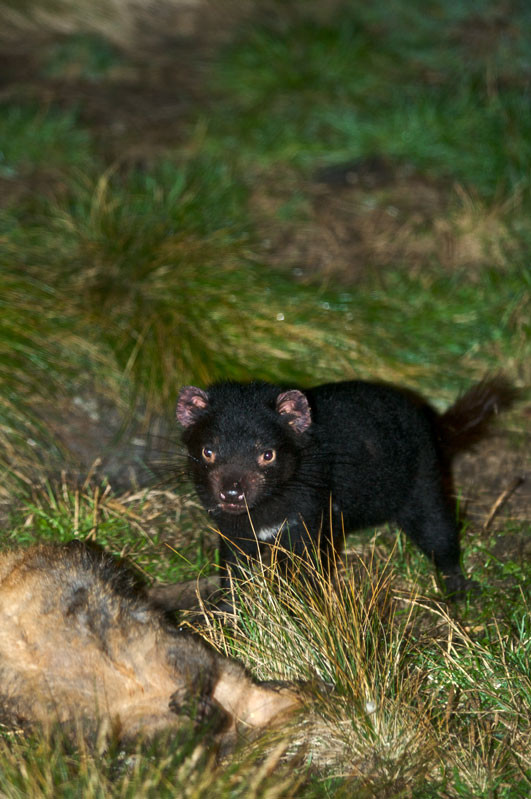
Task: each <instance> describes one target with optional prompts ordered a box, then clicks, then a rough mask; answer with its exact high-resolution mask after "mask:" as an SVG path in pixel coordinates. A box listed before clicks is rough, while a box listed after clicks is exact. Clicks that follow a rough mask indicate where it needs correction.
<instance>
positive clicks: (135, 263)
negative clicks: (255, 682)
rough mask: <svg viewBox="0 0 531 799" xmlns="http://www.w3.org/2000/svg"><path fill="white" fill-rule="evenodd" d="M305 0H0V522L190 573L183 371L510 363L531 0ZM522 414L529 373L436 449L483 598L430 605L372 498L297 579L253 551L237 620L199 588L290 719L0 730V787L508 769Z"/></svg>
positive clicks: (210, 560)
mask: <svg viewBox="0 0 531 799" xmlns="http://www.w3.org/2000/svg"><path fill="white" fill-rule="evenodd" d="M323 5H325V4H320V3H318V2H313V0H310V1H308V0H307V1H306V2H302V1H301V2H298V1H297V0H293V2H290V3H283V2H274V0H255V2H253V3H252V4H248V3H241V2H239V1H238V0H231V2H230V3H229V4H228V5H227V7H226V10H225V12H224V13H221V12H220V10H219V8H216V4H213V3H211V4H208V3H207V4H206V5H204V6H203V4H201V3H198V4H197V6H196V5H194V3H188V4H187V5H186V7H183V6H182V4H180V3H179V0H167V1H166V2H160V3H153V4H151V5H150V4H146V5H145V8H143V9H139V8H138V4H137V5H136V6H135V4H133V3H129V2H128V0H119V2H118V1H117V2H114V3H111V2H110V0H101V2H100V3H99V4H98V9H99V10H98V11H97V12H96V11H95V10H94V9H95V7H94V5H93V4H87V3H84V2H80V3H70V2H66V0H65V2H62V3H53V2H51V0H49V2H48V0H40V2H39V1H38V0H33V2H31V0H30V1H29V2H25V3H24V4H20V3H15V2H10V0H0V15H1V16H2V17H3V18H4V20H5V25H2V26H0V28H2V30H1V31H0V56H1V60H2V65H3V67H2V72H3V76H4V80H3V86H2V92H1V95H0V259H1V263H0V521H1V523H2V531H3V544H2V545H3V546H12V545H16V544H28V543H31V542H33V541H37V540H52V541H63V540H69V539H70V538H72V537H74V536H75V537H79V538H89V539H92V540H95V541H97V542H98V543H100V544H102V545H103V546H105V547H106V548H108V549H109V550H110V551H112V552H114V553H116V554H119V555H122V556H125V557H127V558H128V559H129V561H130V562H131V563H132V565H133V566H134V568H136V569H137V570H138V571H139V572H140V573H142V574H143V575H144V576H145V578H146V580H148V581H150V582H151V581H162V582H175V581H179V580H188V579H190V580H191V579H193V578H195V577H197V576H198V575H204V574H210V573H212V572H213V571H214V570H215V557H216V555H215V547H216V536H215V533H214V532H213V531H212V530H210V529H209V526H208V521H207V520H206V519H205V517H204V516H203V514H202V512H201V510H200V508H199V506H198V503H197V502H196V500H195V498H194V496H193V493H192V492H191V489H190V486H189V484H188V483H187V481H186V475H185V463H184V458H183V456H182V450H181V448H180V446H179V443H178V433H177V430H176V429H175V426H174V421H173V419H174V406H175V400H176V396H177V393H178V389H179V386H181V385H183V384H186V383H190V382H193V383H198V384H201V385H204V384H205V383H207V382H208V381H210V380H213V379H215V378H218V377H221V376H223V377H232V378H237V379H248V378H250V377H261V378H265V379H274V380H277V381H283V382H291V381H292V382H294V383H297V384H302V385H311V384H313V383H316V382H319V381H322V380H331V379H342V378H348V377H358V376H359V377H369V376H370V377H376V378H378V379H383V380H389V381H392V382H396V383H400V384H403V385H407V386H409V387H411V388H414V389H417V390H419V391H421V392H422V393H423V394H424V395H425V396H426V397H428V398H429V399H430V401H432V402H433V404H434V405H435V406H437V407H439V408H444V407H446V405H447V404H448V403H449V402H450V401H451V399H452V398H453V397H454V396H455V395H456V394H457V393H459V391H461V390H463V389H464V388H466V387H467V386H468V385H470V384H471V383H472V382H473V381H474V380H477V379H480V378H481V377H482V376H483V375H484V374H485V373H487V372H497V371H504V372H505V373H506V374H507V375H508V376H509V377H510V378H511V379H512V380H513V381H514V383H515V384H516V385H518V386H521V387H526V386H528V385H529V383H530V380H531V368H530V365H531V345H530V319H531V302H530V296H531V270H530V269H529V263H530V259H531V229H530V227H529V218H530V212H531V104H530V102H529V100H530V91H531V56H530V53H531V12H530V11H529V10H528V9H527V8H526V7H525V4H519V3H506V4H501V3H499V2H497V1H496V0H477V2H475V3H474V4H473V5H468V4H462V3H459V2H457V0H455V1H454V0H445V2H431V1H430V2H423V3H420V2H417V0H414V2H406V0H396V1H394V0H393V1H392V0H386V1H385V2H383V3H380V4H376V5H374V4H363V3H361V4H360V3H355V2H353V1H350V0H348V1H347V2H344V3H340V2H334V3H330V4H326V5H329V7H328V8H326V9H323V8H322V7H321V6H323ZM529 436H530V429H529V397H528V396H527V398H525V397H524V399H523V400H522V402H521V403H520V404H519V406H518V407H517V408H516V409H515V410H514V411H512V412H511V413H509V414H507V415H506V416H505V417H504V418H503V419H502V420H501V423H500V426H499V429H498V431H497V432H496V434H495V436H494V438H493V439H492V440H490V441H488V442H485V444H483V445H481V446H480V447H479V448H478V450H477V451H476V452H475V453H473V454H471V455H467V456H466V457H463V458H461V459H460V460H459V462H458V463H457V464H456V476H457V481H456V482H457V487H458V490H459V497H458V503H459V506H460V509H461V510H464V512H465V515H466V519H467V521H466V524H465V527H464V530H463V549H464V553H465V555H464V565H465V568H466V569H467V570H468V571H470V572H471V573H473V574H474V577H475V579H476V580H477V581H478V582H479V583H480V595H479V596H478V597H475V598H474V599H471V600H470V601H469V602H466V603H463V604H461V605H458V606H455V607H450V608H448V607H446V606H445V605H444V604H442V603H441V601H440V600H441V597H440V594H439V592H438V590H437V587H436V585H435V583H434V578H433V574H432V570H431V568H430V566H429V564H427V563H426V562H425V561H424V560H423V558H422V557H421V556H420V554H419V553H417V552H416V551H414V550H413V549H412V548H410V547H409V545H408V543H407V542H406V541H405V540H404V539H403V537H402V536H401V535H400V533H398V532H397V531H395V530H393V529H389V528H383V529H377V530H370V531H366V532H364V533H359V534H356V535H351V536H349V537H348V538H347V541H346V546H345V550H346V555H345V565H344V567H342V571H343V579H342V580H341V582H340V584H339V585H338V586H337V587H336V588H332V587H330V586H327V585H324V586H323V589H324V590H323V592H322V596H319V599H317V597H316V595H315V593H314V592H312V591H311V590H310V588H309V587H308V586H306V585H305V584H304V582H302V583H301V584H300V585H295V586H294V585H287V584H283V583H282V580H281V578H279V577H278V575H273V576H272V577H271V576H270V575H268V574H267V573H263V570H262V572H260V570H259V573H258V574H257V575H256V576H255V579H254V580H253V583H252V584H251V585H250V586H248V587H246V588H245V589H242V597H241V603H242V612H241V620H240V624H239V626H238V627H237V629H235V630H234V629H223V628H222V627H221V626H220V625H219V622H218V621H217V620H215V619H210V623H209V625H208V627H207V629H206V631H204V635H205V636H206V637H208V638H209V640H211V641H212V642H213V644H214V645H215V646H217V647H218V648H219V649H220V650H221V651H225V652H227V653H228V654H234V655H236V656H238V657H239V658H241V659H242V660H243V661H244V662H245V663H246V664H247V665H248V666H249V668H250V670H251V671H252V672H253V673H254V674H256V675H257V677H260V678H265V677H267V678H269V677H275V678H276V677H280V678H286V679H298V680H304V681H308V682H309V684H310V686H311V687H310V689H309V694H308V700H307V706H306V708H305V711H304V713H303V714H302V716H301V718H300V719H297V720H296V721H295V722H294V723H293V726H292V727H290V728H289V729H286V730H283V731H280V732H279V731H276V732H275V733H274V734H273V733H272V734H271V736H266V737H265V738H264V739H262V740H260V741H258V742H254V743H252V744H251V743H249V744H245V743H242V745H241V746H240V747H238V749H237V751H236V752H235V753H234V754H232V755H230V756H228V757H226V758H224V759H223V760H221V761H216V759H215V753H214V752H213V751H212V747H211V746H209V742H208V741H206V742H205V741H202V740H200V739H199V738H198V737H197V736H195V737H194V736H193V735H191V734H190V733H189V732H188V734H187V735H186V736H184V735H183V738H182V740H179V741H175V740H172V741H164V740H162V741H157V742H155V743H154V744H153V745H151V746H150V747H147V746H143V747H139V748H138V749H137V750H135V749H134V748H133V749H131V750H124V749H122V748H118V747H115V748H113V747H112V746H111V747H110V748H105V747H103V746H101V747H98V746H96V747H88V746H86V745H85V743H84V742H82V741H80V742H79V745H78V746H72V745H71V743H69V742H67V741H63V740H61V739H60V737H58V738H57V739H54V740H53V741H49V740H46V739H44V738H43V737H39V736H37V735H36V736H33V737H26V736H24V735H22V734H20V733H16V732H15V733H13V732H12V731H10V730H7V729H6V730H5V731H4V734H3V736H2V739H1V740H0V796H2V797H4V796H5V797H22V796H31V797H45V796H46V797H48V796H50V797H51V796H53V797H57V796H61V797H63V796H64V797H69V796H74V795H75V796H78V795H80V793H82V794H83V796H88V797H102V796H107V795H112V796H116V797H122V796H123V797H128V796H135V797H137V796H140V797H144V796H145V797H149V796H157V797H165V796H168V797H169V796H182V797H190V799H198V798H199V797H205V799H207V797H208V799H211V797H239V796H241V797H246V799H247V797H268V798H269V797H271V799H273V797H295V796H296V797H303V799H313V798H314V797H315V799H322V798H323V797H332V796H334V797H336V796H337V797H342V796H345V797H351V796H356V797H360V799H365V797H367V799H369V798H371V799H373V798H374V799H387V797H393V799H395V798H396V797H404V798H405V797H415V798H417V799H429V798H430V797H433V798H434V799H435V797H437V799H439V798H442V799H477V798H478V797H481V798H482V799H483V797H485V798H487V797H488V798H489V799H494V798H496V799H512V797H515V798H517V797H518V798H519V797H522V799H524V797H527V796H529V795H530V793H531V761H530V751H531V735H530V730H531V724H530V721H531V718H530V716H531V670H530V654H531V652H530V649H531V635H530V628H529V624H530V622H529V619H530V615H529V595H530V587H531V567H530V565H529V564H530V559H529V555H530V553H531V549H530V544H529V528H530V521H531V502H530V489H529V481H528V482H527V483H526V482H523V483H520V482H519V478H520V477H521V476H523V475H524V474H525V472H526V470H527V471H528V470H529V460H528V458H527V460H526V455H527V451H528V449H529ZM316 579H317V580H321V579H322V578H321V577H320V576H319V575H318V576H317V577H316ZM271 581H273V583H275V582H280V585H277V586H276V587H274V590H273V589H272V587H271Z"/></svg>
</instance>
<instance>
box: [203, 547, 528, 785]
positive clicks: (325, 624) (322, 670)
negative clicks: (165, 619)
mask: <svg viewBox="0 0 531 799" xmlns="http://www.w3.org/2000/svg"><path fill="white" fill-rule="evenodd" d="M373 556H374V552H373ZM295 565H296V564H295ZM396 578H397V575H396V573H395V570H394V569H393V568H392V567H391V565H390V562H387V564H384V565H383V566H379V565H378V563H377V562H376V561H375V560H374V558H371V557H370V556H369V558H368V559H364V560H363V561H361V560H360V561H359V562H357V563H356V564H355V565H354V566H351V567H349V568H348V569H347V571H346V572H345V573H344V574H342V575H341V577H340V578H338V580H337V581H336V582H330V581H329V579H328V578H327V577H326V576H325V574H324V573H323V570H322V569H321V568H320V567H316V568H315V570H312V573H311V577H310V578H308V576H307V575H304V574H303V573H302V572H301V573H299V575H298V577H297V579H295V580H293V579H291V578H290V579H287V578H286V577H285V576H284V575H283V574H282V573H281V572H280V571H279V570H278V568H277V566H276V565H275V564H273V566H267V565H266V564H264V563H257V564H256V563H255V564H254V569H253V573H252V579H251V578H250V579H249V581H248V582H247V583H245V584H244V585H243V586H241V587H239V588H238V590H237V595H238V602H239V607H240V609H239V612H238V618H237V621H236V625H235V627H230V628H227V627H223V626H222V625H221V624H220V622H219V620H218V619H216V617H215V616H212V615H211V616H210V629H209V632H208V637H209V639H210V640H213V641H214V642H215V644H216V646H217V647H218V648H219V649H220V650H221V651H224V652H225V653H227V654H230V655H236V656H237V657H239V658H241V659H243V660H244V661H245V662H247V663H248V664H249V665H250V667H251V668H252V669H253V671H254V672H255V673H257V675H259V676H260V677H262V678H264V679H271V678H275V679H279V678H280V679H291V680H293V679H295V680H300V681H301V682H302V684H303V685H306V689H303V691H304V690H306V704H305V711H304V713H303V714H302V718H301V719H299V721H298V722H297V723H296V725H295V726H294V727H292V728H291V730H290V731H289V741H290V751H292V750H293V749H297V748H298V749H300V750H301V751H303V752H304V753H305V756H306V758H307V759H308V762H309V763H311V765H312V768H313V769H315V770H316V772H317V773H319V774H321V775H324V774H326V775H328V776H330V775H336V776H341V777H342V778H344V779H345V778H346V779H348V784H349V785H350V789H351V790H356V795H357V796H358V795H359V796H362V797H387V796H430V797H431V796H434V797H435V796H444V797H452V798H453V797H461V796H467V797H473V796H483V795H489V791H496V790H500V791H501V793H500V795H502V796H512V795H514V796H522V797H523V796H525V790H526V788H525V786H528V785H529V781H528V780H527V778H526V776H525V775H526V771H527V769H528V767H529V762H528V751H529V742H530V734H531V718H530V714H529V708H530V707H531V704H530V702H529V691H530V686H531V683H530V681H529V673H528V669H527V667H526V666H525V663H528V657H529V651H528V650H529V642H528V634H527V633H526V631H525V627H526V625H527V622H526V621H525V620H524V619H525V613H524V615H523V616H522V615H520V617H519V619H520V622H519V626H518V627H516V628H515V627H514V626H513V622H512V620H510V619H504V620H503V621H500V622H494V623H492V624H489V623H488V621H483V622H482V623H479V622H478V624H476V625H470V622H468V623H463V622H460V621H458V620H457V618H456V617H455V616H454V614H453V612H452V611H451V609H449V608H447V607H445V606H444V605H440V604H437V603H433V602H427V601H426V600H423V599H422V597H421V596H420V595H419V594H418V592H417V591H416V590H415V587H414V586H413V587H412V590H410V591H404V589H398V587H397V584H398V583H397V579H396ZM476 613H477V614H478V615H479V613H480V612H479V609H478V610H477V611H476ZM479 632H481V634H482V635H478V633H479ZM301 748H302V749H301ZM509 774H510V775H511V777H510V778H509V776H508V775H509ZM508 780H512V781H513V783H514V784H513V786H512V787H513V788H514V790H515V793H514V794H511V793H510V792H507V786H508Z"/></svg>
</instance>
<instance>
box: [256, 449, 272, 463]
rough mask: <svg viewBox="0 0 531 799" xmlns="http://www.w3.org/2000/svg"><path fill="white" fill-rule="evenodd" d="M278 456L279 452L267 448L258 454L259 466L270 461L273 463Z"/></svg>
mask: <svg viewBox="0 0 531 799" xmlns="http://www.w3.org/2000/svg"><path fill="white" fill-rule="evenodd" d="M276 457H277V453H276V452H275V450H274V449H266V450H264V452H262V453H260V455H259V456H258V464H259V466H266V465H267V464H269V463H273V461H274V460H275V458H276Z"/></svg>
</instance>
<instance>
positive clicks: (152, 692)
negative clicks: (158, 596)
mask: <svg viewBox="0 0 531 799" xmlns="http://www.w3.org/2000/svg"><path fill="white" fill-rule="evenodd" d="M297 702H298V698H297V696H296V694H295V692H294V691H292V690H289V689H288V688H279V687H278V686H275V687H274V686H270V685H268V684H266V683H262V684H258V683H255V682H253V681H252V680H251V678H250V677H249V676H248V674H247V673H246V672H245V670H244V669H243V667H242V666H241V665H240V664H239V663H236V662H235V661H232V660H229V659H228V658H225V657H223V656H222V655H219V654H218V653H217V652H215V651H214V650H213V649H211V648H209V647H208V646H207V645H206V643H204V642H203V641H201V640H198V639H196V638H194V637H192V636H190V635H186V634H184V633H182V632H180V631H179V630H177V629H176V628H175V627H174V626H172V625H170V624H169V623H168V622H167V620H166V619H165V617H164V615H163V614H162V613H160V612H158V611H157V610H155V609H153V608H152V607H151V606H150V605H149V603H148V602H147V601H146V599H145V598H144V597H143V595H142V592H141V588H140V587H139V585H138V584H137V583H136V582H135V581H134V580H133V579H132V577H131V574H130V573H129V571H128V570H127V569H126V568H125V567H124V566H122V565H120V564H118V563H116V561H115V560H114V559H113V558H112V557H110V556H109V555H108V554H106V553H105V552H102V551H100V550H95V549H93V548H92V547H88V546H86V545H84V544H82V543H81V542H77V541H76V542H72V543H71V544H68V545H62V546H53V545H42V546H34V547H30V548H28V549H15V550H10V551H7V552H2V553H0V717H1V719H2V722H3V723H4V724H9V725H10V726H11V725H13V724H15V725H17V726H18V724H22V725H23V726H30V727H33V726H35V725H40V726H45V727H48V726H50V725H51V726H54V725H57V724H59V725H61V726H62V727H63V728H64V729H65V730H66V731H67V732H70V733H73V732H75V731H78V730H79V729H80V728H81V729H82V730H83V731H86V732H90V733H92V732H95V731H98V730H101V729H102V727H101V725H103V729H104V731H106V732H107V733H109V734H111V735H113V736H115V737H118V738H120V739H130V738H132V737H134V736H137V735H141V736H142V737H150V736H152V735H154V734H155V733H158V732H161V731H166V732H169V733H172V732H176V731H178V730H179V729H180V728H181V727H182V725H183V721H184V720H185V718H190V717H191V718H192V719H193V720H194V721H198V720H200V721H209V723H210V727H211V729H212V730H215V731H219V736H220V738H221V739H222V741H223V743H224V744H225V743H227V741H228V740H229V739H230V738H231V737H232V736H233V734H234V732H235V730H236V727H237V726H241V727H243V728H244V729H245V730H249V729H252V728H261V727H263V726H266V725H267V724H269V722H270V721H271V720H272V719H273V718H276V717H278V716H279V714H280V715H282V714H283V713H284V712H287V711H289V710H292V709H294V707H295V705H296V704H297Z"/></svg>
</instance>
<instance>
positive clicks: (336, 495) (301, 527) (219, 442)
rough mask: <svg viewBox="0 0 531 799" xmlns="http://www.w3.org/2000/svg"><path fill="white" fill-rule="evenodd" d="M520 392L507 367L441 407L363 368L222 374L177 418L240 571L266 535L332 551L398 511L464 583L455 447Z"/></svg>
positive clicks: (455, 586)
mask: <svg viewBox="0 0 531 799" xmlns="http://www.w3.org/2000/svg"><path fill="white" fill-rule="evenodd" d="M515 397H516V392H515V390H514V389H513V388H512V386H511V385H510V384H509V383H508V381H507V380H506V379H505V378H503V377H493V378H491V379H486V380H484V381H483V382H481V383H479V384H477V385H476V386H474V387H472V388H471V389H470V390H469V391H468V392H467V393H466V394H465V395H464V396H462V397H461V398H460V399H458V400H457V402H456V403H455V404H454V405H452V407H451V408H449V409H448V410H447V411H446V412H445V413H443V414H442V415H441V414H438V413H437V412H436V411H435V410H434V409H433V408H432V407H431V406H429V405H428V403H427V402H425V401H424V400H423V399H422V398H420V397H418V396H417V395H415V394H413V393H412V392H410V391H407V390H402V389H400V388H396V387H393V386H389V385H384V384H379V383H372V382H365V381H360V380H356V381H351V382H341V383H329V384H326V385H321V386H316V387H315V388H311V389H308V390H305V391H299V390H297V389H290V390H284V389H282V388H281V387H279V386H275V385H271V384H269V383H265V382H252V383H248V384H244V383H239V382H220V383H217V384H214V385H212V386H210V387H209V388H207V389H206V390H203V389H200V388H196V387H194V386H186V387H184V388H183V389H182V390H181V392H180V395H179V399H178V403H177V419H178V421H179V422H180V424H181V425H182V428H183V433H182V439H183V442H184V444H185V445H186V447H187V449H188V454H189V463H190V467H191V471H192V475H193V479H194V482H195V487H196V490H197V493H198V495H199V497H200V499H201V501H202V503H203V504H204V506H205V508H206V509H207V511H208V513H209V514H210V515H211V517H212V518H213V520H214V522H215V524H216V525H217V527H218V529H219V531H220V533H221V538H220V547H221V559H222V562H223V563H224V564H225V566H226V567H227V569H228V570H229V571H230V572H232V574H233V575H235V576H239V573H240V566H241V564H242V563H243V562H244V561H245V556H247V555H251V556H252V555H256V554H257V552H258V548H259V545H260V542H272V541H276V542H278V543H279V544H280V545H281V547H282V548H285V549H288V550H291V551H292V552H294V553H296V554H298V555H304V553H305V552H307V551H312V550H313V551H314V552H315V550H316V548H317V547H319V548H320V550H321V553H322V554H324V555H325V556H326V554H327V552H329V550H330V547H331V546H332V545H333V540H334V537H336V538H337V537H338V535H340V534H341V533H342V531H343V530H346V531H349V530H355V529H358V528H362V527H367V526H370V525H377V524H382V523H384V522H395V523H396V524H397V525H399V526H400V527H401V528H402V529H403V530H404V532H405V533H406V534H407V535H408V536H409V537H410V538H411V539H412V540H413V541H414V542H415V543H416V544H417V545H418V546H419V547H420V549H421V550H422V551H423V552H424V553H425V554H426V555H427V556H428V557H429V558H430V559H432V561H433V562H434V564H435V567H436V568H437V570H438V572H439V573H440V574H441V575H442V576H443V578H444V581H445V584H446V589H447V591H448V592H449V593H450V594H457V593H459V592H462V591H463V590H464V589H465V588H466V586H467V581H466V580H465V577H464V575H463V572H462V570H461V565H460V551H459V535H458V525H457V522H456V518H455V510H454V508H453V507H452V504H451V502H450V500H449V486H450V462H451V458H452V456H453V455H454V454H455V453H456V452H457V451H459V450H461V449H466V448H468V447H470V446H471V445H472V444H474V443H475V442H476V441H477V440H479V439H480V438H481V437H482V436H483V435H484V434H485V432H486V428H487V426H488V424H489V422H490V421H491V420H492V417H493V416H494V415H495V414H496V413H497V412H498V411H500V410H502V409H504V408H507V407H509V406H510V405H511V404H512V402H513V400H514V399H515ZM227 584H228V573H226V576H225V585H227Z"/></svg>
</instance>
